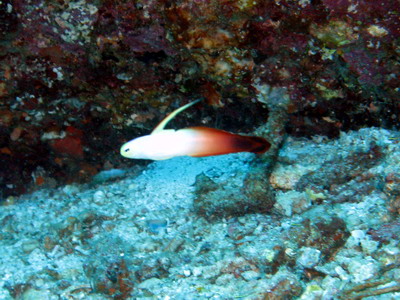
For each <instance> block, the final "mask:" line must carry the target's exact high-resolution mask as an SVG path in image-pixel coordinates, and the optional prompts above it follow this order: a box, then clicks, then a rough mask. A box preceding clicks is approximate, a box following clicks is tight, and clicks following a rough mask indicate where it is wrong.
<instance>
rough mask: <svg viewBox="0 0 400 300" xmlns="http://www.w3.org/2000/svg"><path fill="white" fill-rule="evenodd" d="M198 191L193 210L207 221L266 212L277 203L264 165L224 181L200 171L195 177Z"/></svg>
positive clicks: (196, 190)
mask: <svg viewBox="0 0 400 300" xmlns="http://www.w3.org/2000/svg"><path fill="white" fill-rule="evenodd" d="M195 194H196V198H195V199H194V209H195V211H196V213H197V214H198V215H200V216H203V217H205V218H206V219H208V220H212V219H221V218H228V217H232V216H241V215H244V214H248V213H256V212H260V213H266V212H269V211H270V210H271V208H272V207H273V204H274V202H275V198H274V194H273V191H272V188H271V185H270V183H269V180H268V173H267V172H266V168H265V166H264V167H257V168H254V169H250V170H249V171H248V173H246V174H237V175H236V176H232V177H230V178H228V179H226V180H224V181H222V182H216V181H214V180H213V179H212V178H210V177H209V176H207V175H205V174H204V173H203V174H200V175H198V176H197V177H196V183H195Z"/></svg>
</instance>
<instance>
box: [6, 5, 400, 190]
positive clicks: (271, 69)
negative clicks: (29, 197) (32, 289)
mask: <svg viewBox="0 0 400 300" xmlns="http://www.w3.org/2000/svg"><path fill="white" fill-rule="evenodd" d="M397 4H398V3H397V2H396V1H395V0H387V1H383V2H382V1H381V2H376V1H364V2H362V3H357V4H354V3H352V2H351V1H337V0H324V1H319V2H318V3H314V2H311V1H286V0H284V1H273V0H269V1H257V0H256V1H216V0H209V1H188V0H180V1H164V0H152V1H145V2H143V1H135V2H131V1H119V2H118V3H117V2H115V1H111V0H104V1H98V2H86V1H56V2H49V1H45V0H35V1H32V0H17V1H9V0H6V1H2V2H1V3H0V37H1V39H2V43H1V44H0V55H1V61H0V133H1V134H0V158H1V160H2V161H3V164H2V167H1V169H0V174H1V177H2V181H1V182H0V185H1V190H2V193H3V197H7V196H8V195H16V194H19V193H21V192H24V191H27V190H31V189H34V188H36V187H38V186H40V187H43V186H54V185H55V184H57V183H60V182H62V183H68V182H72V181H80V182H84V181H88V180H90V177H91V176H93V175H94V174H96V173H97V172H98V171H99V170H101V169H112V168H115V167H121V166H124V165H125V164H126V163H125V162H123V161H121V159H120V158H119V157H118V154H117V151H115V149H116V147H118V145H120V144H121V143H122V142H124V141H125V140H126V139H127V138H130V137H132V136H137V135H141V134H143V133H145V132H147V131H149V130H151V128H152V127H153V126H154V125H155V124H156V122H157V120H160V119H161V118H162V117H163V116H164V114H165V112H166V111H167V110H168V111H170V110H172V108H175V107H178V106H179V105H181V104H182V103H184V102H187V101H189V100H191V99H195V98H199V97H203V98H205V99H206V102H207V103H208V105H209V106H206V105H204V106H203V109H202V111H197V112H191V113H188V114H189V116H188V117H187V118H185V117H183V116H182V117H181V118H180V120H181V121H179V120H177V125H178V126H187V125H188V124H192V125H195V124H193V123H194V122H193V121H191V122H188V121H187V120H188V119H190V120H197V123H201V124H204V125H208V126H209V127H214V126H216V127H219V128H220V129H227V130H231V131H242V132H250V131H253V130H254V129H255V128H257V127H259V126H261V125H262V124H264V123H265V122H267V119H268V118H269V112H270V110H271V106H267V107H265V105H264V104H263V103H260V102H259V99H258V96H257V94H258V93H260V91H259V88H258V87H259V86H269V87H271V88H272V89H277V88H278V89H282V88H283V89H285V93H286V95H287V97H288V98H289V99H290V105H289V106H288V112H289V116H288V118H289V122H288V124H287V126H286V129H287V131H288V132H289V133H290V134H293V135H301V136H304V135H305V136H310V135H314V134H320V135H327V136H329V137H334V136H338V134H339V131H340V130H349V129H357V128H361V127H362V126H365V125H368V126H371V125H373V126H385V127H393V126H398V114H399V109H400V107H399V104H398V101H397V99H398V98H399V97H400V95H399V90H398V86H399V79H398V76H396V75H397V74H398V73H399V64H398V53H399V48H398V44H397V43H396V41H397V40H398V38H399V35H400V30H399V20H398V14H397ZM216 113H217V114H216ZM215 114H216V117H215V118H214V117H212V116H213V115H215ZM71 129H72V130H73V131H74V132H71V131H70V130H71ZM105 136H106V137H107V138H106V139H104V138H102V137H105ZM21 162H23V163H21ZM38 178H39V179H38Z"/></svg>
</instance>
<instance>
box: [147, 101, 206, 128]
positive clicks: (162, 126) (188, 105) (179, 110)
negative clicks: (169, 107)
mask: <svg viewBox="0 0 400 300" xmlns="http://www.w3.org/2000/svg"><path fill="white" fill-rule="evenodd" d="M197 102H200V99H198V100H195V101H192V102H190V103H188V104H186V105H184V106H182V107H179V108H177V109H175V110H174V111H173V112H172V113H170V114H169V115H168V116H166V117H165V119H164V120H162V121H161V122H160V124H158V125H157V126H156V128H154V129H153V131H152V132H151V134H154V133H157V132H160V131H162V130H164V127H165V126H166V125H167V124H168V122H169V121H171V120H172V119H173V118H175V116H176V115H177V114H179V113H180V112H182V111H184V110H185V109H187V108H189V107H190V106H192V105H193V104H196V103H197Z"/></svg>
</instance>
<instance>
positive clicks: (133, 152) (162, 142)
mask: <svg viewBox="0 0 400 300" xmlns="http://www.w3.org/2000/svg"><path fill="white" fill-rule="evenodd" d="M199 101H201V100H195V101H192V102H190V103H188V104H186V105H184V106H182V107H180V108H178V109H176V110H174V111H173V112H171V113H170V114H169V115H167V117H166V118H165V119H164V120H162V121H161V122H160V123H159V124H158V125H157V126H156V127H155V128H154V129H153V131H152V132H151V133H150V134H149V135H145V136H141V137H138V138H135V139H133V140H131V141H129V142H126V143H125V144H123V145H122V146H121V149H120V154H121V155H122V156H123V157H126V158H131V159H149V160H165V159H170V158H173V157H179V156H191V157H205V156H214V155H223V154H229V153H238V152H253V153H257V154H261V153H264V152H266V151H267V150H268V149H269V148H270V146H271V144H270V143H269V142H268V141H267V140H266V139H264V138H262V137H257V136H246V135H240V134H235V133H231V132H228V131H224V130H219V129H214V128H209V127H201V126H198V127H188V128H183V129H178V130H175V129H165V126H166V125H167V124H168V122H169V121H171V120H172V119H173V118H175V117H176V115H178V114H179V113H180V112H182V111H184V110H185V109H187V108H189V107H190V106H192V105H194V104H196V103H198V102H199Z"/></svg>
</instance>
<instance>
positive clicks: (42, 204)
mask: <svg viewBox="0 0 400 300" xmlns="http://www.w3.org/2000/svg"><path fill="white" fill-rule="evenodd" d="M357 157H358V158H357ZM399 157H400V143H399V135H398V132H395V131H388V130H385V129H377V128H364V129H362V130H359V131H352V132H348V133H342V134H341V136H340V138H339V139H335V140H328V139H326V138H324V137H315V138H314V140H308V139H304V138H293V137H292V138H289V139H287V140H286V141H285V142H284V143H283V146H282V148H281V150H280V151H279V152H278V153H277V161H278V163H277V164H276V165H275V166H274V167H273V168H272V173H271V174H270V175H268V176H265V177H263V173H262V172H260V171H259V170H258V169H257V166H260V167H261V169H262V170H265V169H264V167H265V165H264V164H265V161H262V160H261V161H260V159H261V158H260V157H258V158H257V157H255V155H253V154H250V153H242V154H232V155H224V156H217V157H206V158H190V157H181V158H174V159H171V160H166V161H158V162H154V163H151V164H149V165H148V166H147V167H145V168H143V169H142V170H138V169H137V168H132V169H128V170H126V172H125V173H121V172H114V173H116V175H117V176H116V177H113V178H112V180H113V181H105V179H104V178H105V177H107V178H108V177H109V176H110V173H106V174H105V175H104V177H102V180H101V181H94V182H92V183H91V184H84V185H78V184H74V185H66V186H63V187H60V188H57V189H42V190H40V191H36V192H34V193H32V194H26V195H23V196H20V197H9V198H8V199H7V202H6V203H5V204H6V205H3V206H1V207H0V225H1V228H2V230H1V232H0V247H1V249H2V250H3V251H2V255H0V265H1V268H0V278H2V280H1V281H0V298H1V299H6V300H8V299H10V300H11V299H50V300H52V299H59V298H60V297H61V298H66V299H68V298H74V299H89V300H94V299H96V300H97V299H148V298H149V297H153V298H154V297H161V298H169V299H211V298H213V299H231V298H245V299H249V300H258V299H361V298H367V297H373V298H374V299H379V300H384V299H389V298H393V299H396V298H398V297H400V285H399V280H400V272H399V270H400V260H399V257H400V255H399V253H400V244H399V238H398V237H399V213H398V211H397V210H395V209H393V206H392V203H393V202H394V201H396V199H397V197H398V193H397V187H398V185H397V183H396V178H395V176H394V175H393V174H399V173H400V170H399V168H400V159H399ZM327 162H329V164H330V165H331V166H334V165H337V166H338V167H340V169H343V170H346V172H348V174H349V177H348V178H346V180H349V181H347V182H346V180H344V179H343V178H338V180H336V181H335V180H334V177H333V176H332V177H331V173H332V172H331V171H330V170H331V168H330V167H328V166H327V165H326V163H327ZM318 172H319V174H320V176H321V177H323V176H329V178H331V180H332V185H334V186H335V189H332V187H331V186H330V185H329V181H322V182H323V184H320V183H321V181H316V179H315V178H317V177H316V176H315V174H317V173H318ZM264 174H265V173H264ZM310 174H312V176H311V175H310ZM253 175H254V177H253ZM367 175H368V176H367ZM258 176H261V177H263V178H259V179H258V180H257V179H256V178H255V177H258ZM359 177H362V178H363V180H362V181H359V180H358V179H357V178H359ZM201 178H202V179H201ZM304 178H307V180H305V179H304ZM310 178H311V179H313V180H310ZM375 178H380V179H381V180H380V182H379V185H377V186H376V188H374V189H364V183H368V184H369V185H373V184H375ZM249 180H250V181H251V182H254V183H253V184H254V185H252V184H251V183H249V182H248V181H249ZM268 181H269V183H268ZM299 182H302V183H305V184H304V185H303V184H302V185H300V184H299ZM205 183H208V184H209V190H208V191H205V190H204V189H205V188H206V186H207V185H206V184H205ZM259 184H261V186H262V187H263V188H261V189H259V188H258V187H259ZM313 184H314V185H315V184H318V186H313ZM357 186H358V187H359V189H357ZM265 187H268V190H266V189H265ZM199 188H201V189H203V190H202V191H203V192H204V198H202V199H201V201H202V202H200V201H199V197H201V195H200V194H199ZM244 188H245V189H246V190H245V191H244V192H243V189H244ZM336 188H340V191H341V193H336V192H335V191H336ZM260 190H261V193H259V191H260ZM355 191H356V192H357V198H356V199H352V197H348V198H343V195H345V194H350V195H351V194H352V193H354V192H355ZM214 193H215V195H214ZM252 193H254V194H253V196H254V199H253V197H252ZM216 195H217V196H216ZM238 195H241V196H240V197H239V196H238ZM270 195H272V196H275V198H274V201H271V198H269V196H270ZM212 199H213V200H215V201H218V200H221V203H220V204H219V203H218V202H217V203H216V204H215V205H214V204H213V203H211V201H209V200H212ZM338 199H339V200H338ZM229 201H231V205H229ZM250 201H254V204H257V205H260V204H261V205H263V203H266V204H267V207H268V210H267V211H265V210H263V209H265V208H266V207H265V206H262V207H261V208H260V207H259V208H258V209H259V210H254V211H252V210H250V209H248V210H247V211H246V206H247V205H248V203H249V202H250ZM250 203H251V202H250ZM203 205H204V208H203V207H202V206H203ZM219 205H220V207H219ZM235 206H239V207H240V208H241V209H242V210H245V211H240V210H234V207H235ZM271 206H272V208H271ZM249 207H251V206H249ZM252 208H255V205H254V207H252ZM225 210H226V212H225Z"/></svg>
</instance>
